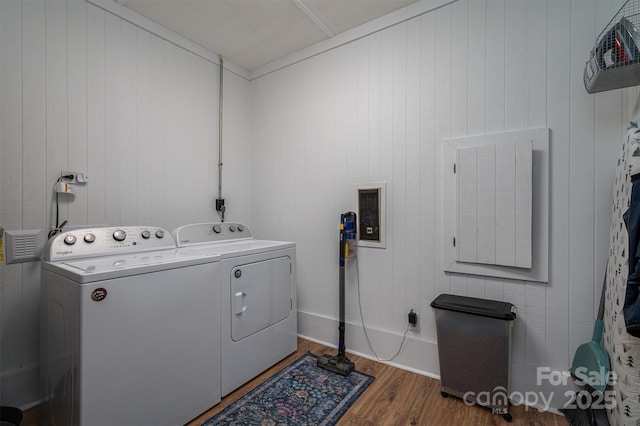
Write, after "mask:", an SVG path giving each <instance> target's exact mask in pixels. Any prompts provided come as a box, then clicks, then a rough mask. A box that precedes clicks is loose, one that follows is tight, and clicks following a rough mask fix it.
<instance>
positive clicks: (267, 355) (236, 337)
mask: <svg viewBox="0 0 640 426" xmlns="http://www.w3.org/2000/svg"><path fill="white" fill-rule="evenodd" d="M173 235H174V237H175V239H176V241H177V243H178V247H181V249H180V250H181V251H183V252H185V253H189V252H190V251H192V250H195V251H198V252H202V251H205V252H211V253H212V254H218V253H219V254H220V257H221V260H220V289H221V311H222V321H221V323H222V368H221V374H222V387H221V390H222V396H225V395H227V394H229V393H231V392H232V391H233V390H235V389H236V388H238V387H240V386H241V385H243V384H244V383H246V382H247V381H249V380H251V379H253V378H254V377H256V376H257V375H259V374H260V373H261V372H263V371H264V370H266V369H268V368H269V367H271V366H273V365H274V364H276V363H277V362H278V361H280V360H282V359H283V358H285V357H286V356H288V355H290V354H291V353H292V352H295V351H296V349H297V347H298V341H297V334H298V314H297V301H296V282H295V271H296V244H295V243H292V242H283V241H268V240H257V239H254V238H253V236H252V235H251V231H250V230H249V228H248V227H247V226H245V225H242V224H240V223H228V222H225V223H199V224H192V225H185V226H182V227H180V228H177V229H176V230H174V231H173Z"/></svg>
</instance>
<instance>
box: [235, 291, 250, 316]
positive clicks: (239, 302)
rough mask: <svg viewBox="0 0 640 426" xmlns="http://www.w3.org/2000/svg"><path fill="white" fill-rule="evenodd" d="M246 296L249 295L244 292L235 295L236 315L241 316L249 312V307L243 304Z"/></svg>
mask: <svg viewBox="0 0 640 426" xmlns="http://www.w3.org/2000/svg"><path fill="white" fill-rule="evenodd" d="M246 295H247V293H245V292H244V291H238V292H236V294H234V295H233V310H234V312H235V314H236V315H240V314H242V313H243V312H244V311H246V310H247V307H246V306H245V305H244V303H243V302H244V297H245V296H246Z"/></svg>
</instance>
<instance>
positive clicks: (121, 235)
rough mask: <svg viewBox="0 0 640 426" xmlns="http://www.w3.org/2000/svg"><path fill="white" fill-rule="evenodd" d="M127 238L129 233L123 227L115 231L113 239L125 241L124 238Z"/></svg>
mask: <svg viewBox="0 0 640 426" xmlns="http://www.w3.org/2000/svg"><path fill="white" fill-rule="evenodd" d="M125 238H127V233H126V232H124V231H123V230H122V229H118V230H117V231H114V232H113V239H114V240H116V241H124V239H125Z"/></svg>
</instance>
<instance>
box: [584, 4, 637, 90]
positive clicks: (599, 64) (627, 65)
mask: <svg viewBox="0 0 640 426" xmlns="http://www.w3.org/2000/svg"><path fill="white" fill-rule="evenodd" d="M639 84H640V0H627V1H626V2H625V3H624V5H622V7H621V8H620V10H618V12H617V13H616V14H615V15H614V17H613V18H612V19H611V21H609V23H608V24H607V26H606V27H605V28H604V30H602V32H601V33H600V34H599V35H598V38H597V40H596V45H595V47H594V48H593V49H592V50H591V54H590V57H589V60H588V61H587V63H586V65H585V68H584V86H585V88H586V89H587V92H589V93H596V92H603V91H605V90H613V89H619V88H622V87H629V86H635V85H639Z"/></svg>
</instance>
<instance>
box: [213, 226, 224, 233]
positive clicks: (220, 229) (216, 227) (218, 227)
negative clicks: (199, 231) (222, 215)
mask: <svg viewBox="0 0 640 426" xmlns="http://www.w3.org/2000/svg"><path fill="white" fill-rule="evenodd" d="M213 232H215V233H216V234H219V233H221V232H222V227H221V226H220V225H213Z"/></svg>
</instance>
